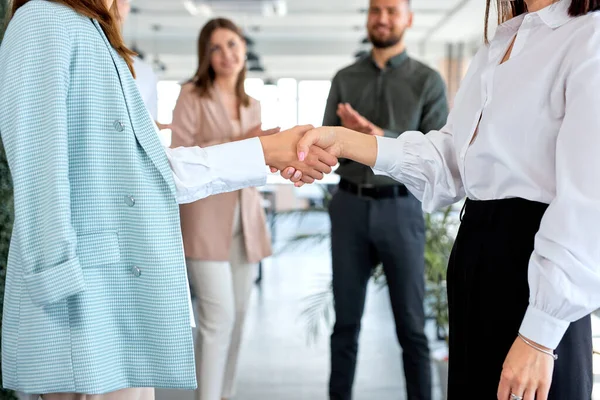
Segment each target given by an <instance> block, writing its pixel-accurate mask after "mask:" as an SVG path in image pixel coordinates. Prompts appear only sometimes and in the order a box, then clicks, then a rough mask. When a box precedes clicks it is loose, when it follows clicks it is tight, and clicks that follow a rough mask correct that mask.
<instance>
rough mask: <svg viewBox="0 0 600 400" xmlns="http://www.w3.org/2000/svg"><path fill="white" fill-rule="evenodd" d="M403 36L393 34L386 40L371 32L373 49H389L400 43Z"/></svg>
mask: <svg viewBox="0 0 600 400" xmlns="http://www.w3.org/2000/svg"><path fill="white" fill-rule="evenodd" d="M403 35H404V34H403V33H400V34H398V35H395V34H393V33H391V34H390V35H389V36H388V37H386V38H385V39H380V38H378V37H377V36H376V35H375V34H374V33H371V32H369V40H370V41H371V44H372V45H373V47H375V48H376V49H387V48H389V47H393V46H395V45H397V44H398V43H400V41H401V40H402V36H403Z"/></svg>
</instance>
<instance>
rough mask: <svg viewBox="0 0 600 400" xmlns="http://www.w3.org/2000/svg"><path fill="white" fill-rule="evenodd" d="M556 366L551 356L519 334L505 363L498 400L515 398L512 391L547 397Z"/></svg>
mask: <svg viewBox="0 0 600 400" xmlns="http://www.w3.org/2000/svg"><path fill="white" fill-rule="evenodd" d="M538 346H539V345H538ZM540 348H544V347H543V346H540ZM548 351H550V349H548ZM553 370H554V360H553V359H552V357H550V356H549V355H548V354H544V353H542V352H541V351H538V350H536V349H534V348H533V347H531V346H529V345H528V344H527V343H525V342H524V341H523V339H521V338H520V337H517V340H515V342H514V343H513V345H512V347H511V349H510V351H509V352H508V356H506V360H505V361H504V365H503V367H502V375H501V378H500V386H499V387H498V400H514V399H515V398H514V397H512V396H511V395H515V396H517V397H516V398H517V399H518V398H522V399H523V400H547V399H548V392H549V391H550V384H551V382H552V371H553Z"/></svg>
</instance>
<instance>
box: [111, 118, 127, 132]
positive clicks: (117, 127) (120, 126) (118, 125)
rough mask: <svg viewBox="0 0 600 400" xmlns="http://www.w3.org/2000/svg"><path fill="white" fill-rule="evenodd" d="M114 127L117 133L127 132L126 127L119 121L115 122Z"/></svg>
mask: <svg viewBox="0 0 600 400" xmlns="http://www.w3.org/2000/svg"><path fill="white" fill-rule="evenodd" d="M113 126H114V127H115V130H116V131H117V132H123V131H124V130H125V125H124V124H123V123H122V122H121V121H119V120H117V121H115V123H114V124H113Z"/></svg>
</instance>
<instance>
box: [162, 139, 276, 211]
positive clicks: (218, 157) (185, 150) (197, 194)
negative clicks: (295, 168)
mask: <svg viewBox="0 0 600 400" xmlns="http://www.w3.org/2000/svg"><path fill="white" fill-rule="evenodd" d="M165 151H166V153H167V158H168V159H169V163H170V164H171V170H172V171H173V179H174V180H175V186H176V188H177V202H178V203H180V204H184V203H191V202H194V201H196V200H200V199H203V198H205V197H208V196H212V195H215V194H219V193H225V192H232V191H235V190H239V189H243V188H247V187H253V186H263V185H265V183H266V182H267V166H266V165H265V157H264V153H263V149H262V145H261V143H260V140H259V139H258V138H252V139H247V140H240V141H237V142H230V143H225V144H221V145H217V146H210V147H204V148H201V147H197V146H196V147H178V148H175V149H170V148H165Z"/></svg>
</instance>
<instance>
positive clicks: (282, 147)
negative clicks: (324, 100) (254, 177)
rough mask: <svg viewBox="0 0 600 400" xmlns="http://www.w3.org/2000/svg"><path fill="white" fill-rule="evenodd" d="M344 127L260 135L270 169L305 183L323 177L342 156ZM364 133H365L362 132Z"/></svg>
mask: <svg viewBox="0 0 600 400" xmlns="http://www.w3.org/2000/svg"><path fill="white" fill-rule="evenodd" d="M343 130H345V128H340V127H321V128H314V127H313V126H311V125H303V126H297V127H295V128H292V129H290V130H287V131H283V132H279V133H276V134H273V135H270V136H264V137H260V141H261V143H262V145H263V150H264V153H265V161H266V164H267V165H269V166H270V167H271V172H277V171H281V176H282V177H284V178H285V179H289V180H291V181H292V182H294V183H295V184H296V186H302V185H304V184H305V183H313V182H314V181H315V180H320V179H323V176H324V174H328V173H330V172H331V170H332V167H333V166H335V165H336V164H337V162H338V157H340V156H341V155H342V143H343V141H342V140H341V136H343V137H349V136H350V134H351V133H352V131H348V130H345V133H348V135H340V131H343ZM360 135H361V136H362V134H360Z"/></svg>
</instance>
